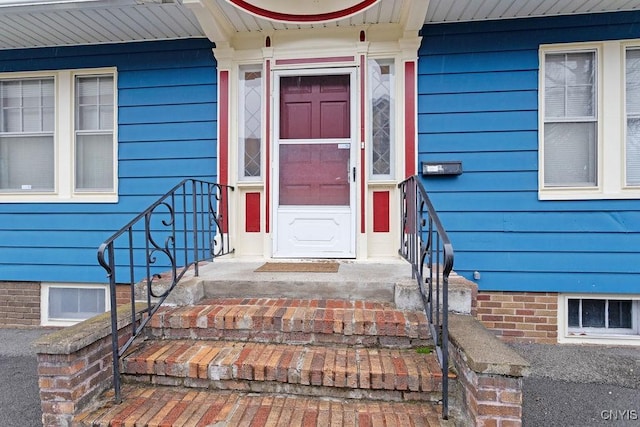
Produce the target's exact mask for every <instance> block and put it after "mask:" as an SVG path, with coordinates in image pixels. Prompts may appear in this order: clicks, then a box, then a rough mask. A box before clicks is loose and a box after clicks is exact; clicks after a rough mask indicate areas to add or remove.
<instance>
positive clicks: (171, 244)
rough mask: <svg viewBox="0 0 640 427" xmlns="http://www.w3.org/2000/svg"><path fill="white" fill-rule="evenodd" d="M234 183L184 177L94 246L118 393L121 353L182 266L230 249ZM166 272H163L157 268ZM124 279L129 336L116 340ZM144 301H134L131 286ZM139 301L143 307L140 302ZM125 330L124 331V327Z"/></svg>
mask: <svg viewBox="0 0 640 427" xmlns="http://www.w3.org/2000/svg"><path fill="white" fill-rule="evenodd" d="M230 190H231V191H232V190H233V187H229V186H225V185H221V184H215V183H211V182H205V181H199V180H195V179H185V180H183V181H182V182H180V183H179V184H178V185H176V186H175V187H173V188H172V189H171V190H170V191H168V192H167V193H166V194H165V195H163V196H162V197H160V198H159V199H158V200H157V201H156V202H155V203H153V204H152V205H151V206H149V207H148V208H147V209H145V210H144V211H143V212H142V213H140V214H139V215H138V216H136V217H135V218H134V219H133V220H131V221H130V222H129V223H128V224H127V225H125V226H124V227H122V228H121V229H120V230H118V231H117V232H116V233H115V234H113V236H111V237H110V238H108V239H107V240H106V241H105V242H104V243H102V244H101V245H100V248H99V249H98V262H99V263H100V265H101V266H102V267H103V268H104V269H105V270H106V271H107V277H108V278H109V286H110V292H111V300H110V301H111V336H112V353H113V388H114V390H115V400H116V402H118V403H119V402H121V401H122V399H121V395H120V358H121V357H122V355H123V354H124V353H125V352H126V351H127V349H128V348H129V347H130V346H131V344H132V343H133V342H134V340H135V339H136V338H137V337H138V336H140V334H141V332H142V330H143V329H144V327H145V326H146V325H147V324H148V323H149V320H150V319H151V317H152V316H153V314H154V313H155V312H156V311H157V310H158V309H159V308H160V306H161V305H162V303H163V302H164V301H165V300H166V299H167V297H168V296H169V294H170V293H171V291H172V290H173V289H174V288H175V287H176V285H177V283H178V282H179V281H180V279H182V277H183V276H184V274H185V273H186V272H187V270H188V269H189V268H191V267H193V274H194V275H195V276H198V275H199V268H198V264H199V263H200V262H201V261H208V260H212V259H213V258H215V257H217V256H222V255H226V254H229V253H232V252H233V249H232V246H231V244H230V242H229V237H228V229H229V215H228V212H229V191H230ZM163 272H170V273H171V277H169V278H166V279H165V278H164V277H163V276H161V274H160V273H163ZM120 284H125V285H126V284H128V285H129V288H130V299H131V329H128V328H127V331H130V332H131V336H130V337H129V338H128V339H126V341H125V342H124V344H122V345H120V344H119V341H120V337H119V336H118V324H117V323H118V322H117V320H118V312H117V310H118V308H117V298H116V285H120ZM137 286H142V287H143V289H144V290H143V294H144V296H145V299H146V301H144V302H140V301H136V287H137ZM141 305H142V307H140V306H141ZM127 335H128V333H127Z"/></svg>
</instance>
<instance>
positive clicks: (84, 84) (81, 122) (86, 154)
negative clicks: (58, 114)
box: [75, 75, 114, 191]
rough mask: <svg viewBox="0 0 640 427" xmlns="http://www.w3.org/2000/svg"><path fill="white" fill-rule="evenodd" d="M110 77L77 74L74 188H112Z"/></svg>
mask: <svg viewBox="0 0 640 427" xmlns="http://www.w3.org/2000/svg"><path fill="white" fill-rule="evenodd" d="M113 92H114V87H113V76H111V75H104V76H76V90H75V93H76V96H75V123H76V125H75V140H76V149H75V155H76V156H75V168H76V175H75V189H76V191H113V99H114V96H113V95H114V94H113Z"/></svg>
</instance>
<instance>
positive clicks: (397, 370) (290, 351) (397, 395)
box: [122, 340, 442, 401]
mask: <svg viewBox="0 0 640 427" xmlns="http://www.w3.org/2000/svg"><path fill="white" fill-rule="evenodd" d="M122 372H123V374H124V375H125V377H124V378H125V380H126V381H128V382H131V381H138V382H151V383H153V384H158V385H174V386H183V387H202V388H212V389H220V390H237V391H246V392H269V393H289V394H300V395H310V396H331V397H338V398H367V399H379V400H394V401H400V400H428V401H437V400H440V399H441V396H442V395H441V390H442V373H441V371H440V366H439V365H438V361H437V358H436V356H435V354H433V353H430V354H424V353H418V352H417V351H416V350H415V349H386V348H381V349H378V348H352V347H345V346H335V345H327V346H305V345H286V344H265V343H254V342H230V341H193V340H158V341H155V340H152V341H147V342H144V343H142V344H141V345H140V346H139V347H138V348H136V350H135V351H134V352H133V353H131V354H129V355H127V356H126V357H125V358H124V360H123V363H122Z"/></svg>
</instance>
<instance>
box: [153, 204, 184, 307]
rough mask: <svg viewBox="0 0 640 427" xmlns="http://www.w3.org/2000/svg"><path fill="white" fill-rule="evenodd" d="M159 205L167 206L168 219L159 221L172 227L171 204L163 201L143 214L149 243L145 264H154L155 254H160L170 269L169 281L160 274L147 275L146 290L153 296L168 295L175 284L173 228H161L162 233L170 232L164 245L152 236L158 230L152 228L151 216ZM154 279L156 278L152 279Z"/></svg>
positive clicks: (174, 239)
mask: <svg viewBox="0 0 640 427" xmlns="http://www.w3.org/2000/svg"><path fill="white" fill-rule="evenodd" d="M160 207H165V208H167V211H168V215H169V219H168V220H166V219H162V220H161V221H160V223H161V224H162V225H163V226H165V227H172V226H174V225H175V220H176V217H175V209H174V207H173V206H171V204H169V203H168V202H166V201H164V202H162V203H160V204H158V205H157V206H156V207H155V208H153V209H152V210H151V211H150V212H149V213H148V214H147V215H145V234H146V238H147V242H148V243H149V244H150V245H151V246H150V248H149V249H148V251H147V263H148V264H147V265H149V266H153V265H155V264H156V261H157V255H158V254H161V255H163V256H164V257H166V258H167V260H168V262H169V265H170V271H171V281H170V282H169V283H166V281H163V280H162V276H161V275H160V274H153V275H149V276H150V277H148V278H147V292H149V294H150V295H151V296H153V297H154V298H162V297H166V296H167V295H169V293H170V292H171V291H172V290H173V288H174V287H175V285H176V276H177V275H176V259H175V257H174V256H173V254H172V251H173V250H175V241H176V237H175V228H173V229H172V230H162V231H163V232H164V233H167V232H169V233H171V234H169V236H167V237H166V238H165V241H164V245H160V244H159V243H158V242H157V241H156V239H155V238H154V234H153V233H154V231H155V232H157V233H160V232H161V231H159V230H153V227H152V221H151V220H152V218H153V215H154V214H156V213H158V214H160V213H159V212H158V211H157V210H158V208H160ZM154 279H156V280H154Z"/></svg>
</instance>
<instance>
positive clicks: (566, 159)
mask: <svg viewBox="0 0 640 427" xmlns="http://www.w3.org/2000/svg"><path fill="white" fill-rule="evenodd" d="M595 71H596V53H595V52H592V51H591V52H589V51H587V52H570V53H549V54H546V55H545V90H544V97H545V102H544V107H545V108H544V112H545V114H544V185H545V187H593V186H595V185H596V184H597V180H596V161H597V157H596V153H597V138H596V134H597V132H596V131H597V118H596V102H597V99H596V81H595V80H596V75H595Z"/></svg>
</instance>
